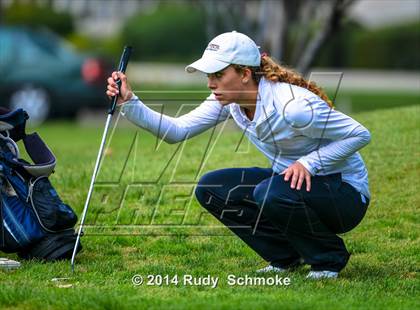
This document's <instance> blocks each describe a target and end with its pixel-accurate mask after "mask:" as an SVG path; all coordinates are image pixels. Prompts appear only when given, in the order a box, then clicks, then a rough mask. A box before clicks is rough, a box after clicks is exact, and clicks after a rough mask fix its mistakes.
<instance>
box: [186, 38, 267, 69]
mask: <svg viewBox="0 0 420 310" xmlns="http://www.w3.org/2000/svg"><path fill="white" fill-rule="evenodd" d="M258 48H259V47H258V46H257V45H256V44H255V42H254V41H253V40H252V39H251V38H250V37H248V36H246V35H244V34H243V33H240V32H236V31H232V32H226V33H222V34H220V35H218V36H217V37H215V38H214V39H213V40H211V41H210V43H209V44H208V45H207V48H206V49H205V50H204V53H203V56H202V57H201V58H200V59H199V60H197V61H195V62H193V63H192V64H190V65H189V66H186V67H185V71H187V72H188V73H193V72H195V71H201V72H204V73H215V72H217V71H220V70H222V69H224V68H226V67H227V66H229V65H230V64H237V65H245V66H252V67H258V66H259V65H260V62H261V55H260V51H259V49H258Z"/></svg>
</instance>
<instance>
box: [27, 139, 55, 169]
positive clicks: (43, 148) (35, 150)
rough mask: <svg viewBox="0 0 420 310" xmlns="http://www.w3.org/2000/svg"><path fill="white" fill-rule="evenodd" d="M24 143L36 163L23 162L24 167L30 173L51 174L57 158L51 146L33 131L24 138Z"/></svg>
mask: <svg viewBox="0 0 420 310" xmlns="http://www.w3.org/2000/svg"><path fill="white" fill-rule="evenodd" d="M23 144H24V146H25V149H26V153H28V155H29V157H30V158H31V159H32V161H33V163H34V164H26V163H21V166H22V168H24V169H25V170H26V172H28V173H29V174H30V175H32V176H35V177H39V176H49V175H50V174H51V173H53V172H54V168H55V164H56V158H55V156H54V154H53V152H52V151H51V150H50V148H49V147H48V146H47V145H46V144H45V143H44V141H43V140H42V139H41V137H40V136H39V135H38V134H37V133H36V132H34V133H31V134H28V135H26V136H25V137H24V138H23Z"/></svg>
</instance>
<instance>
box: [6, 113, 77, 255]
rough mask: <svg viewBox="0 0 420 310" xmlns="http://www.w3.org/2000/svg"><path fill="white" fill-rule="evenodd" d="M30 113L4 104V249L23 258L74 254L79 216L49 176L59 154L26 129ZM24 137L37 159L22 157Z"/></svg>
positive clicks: (27, 146)
mask: <svg viewBox="0 0 420 310" xmlns="http://www.w3.org/2000/svg"><path fill="white" fill-rule="evenodd" d="M28 118H29V116H28V114H27V113H26V112H25V111H24V110H22V109H17V110H15V111H8V110H6V109H0V220H1V223H0V251H3V252H6V253H18V255H19V257H20V258H23V259H32V258H36V259H42V260H58V259H67V258H71V254H72V250H73V247H74V244H75V241H76V235H75V231H74V225H75V224H76V223H77V216H76V214H75V213H74V211H73V210H72V209H71V207H70V206H68V205H66V204H65V203H63V202H62V200H61V199H60V197H59V196H58V194H57V192H56V191H55V189H54V187H53V186H52V185H51V183H50V181H49V180H48V177H49V175H51V173H53V172H54V168H55V163H56V160H55V156H54V154H53V153H52V152H51V150H50V149H49V148H48V147H47V145H46V144H45V143H44V142H43V141H42V139H41V138H40V137H39V135H38V134H37V133H32V134H26V133H25V124H26V120H27V119H28ZM20 140H21V141H22V142H23V145H24V147H25V149H26V153H27V155H28V156H29V157H30V159H31V160H32V161H33V164H32V163H29V162H28V161H26V160H24V159H21V158H20V153H19V148H18V146H17V143H16V142H18V141H20ZM80 248H81V247H80V246H79V249H80Z"/></svg>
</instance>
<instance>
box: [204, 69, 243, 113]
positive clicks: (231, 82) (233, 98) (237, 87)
mask: <svg viewBox="0 0 420 310" xmlns="http://www.w3.org/2000/svg"><path fill="white" fill-rule="evenodd" d="M207 87H208V88H209V89H210V90H211V91H212V92H213V94H214V95H215V96H216V100H218V101H219V102H220V103H221V104H222V105H227V104H229V103H232V102H239V101H241V100H242V99H243V98H244V91H246V87H245V84H244V83H243V74H242V73H239V72H237V71H236V70H235V69H234V68H233V67H232V66H228V67H226V68H225V69H223V70H220V71H218V72H216V73H211V74H207Z"/></svg>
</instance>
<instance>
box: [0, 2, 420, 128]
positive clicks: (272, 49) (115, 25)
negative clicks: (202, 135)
mask: <svg viewBox="0 0 420 310" xmlns="http://www.w3.org/2000/svg"><path fill="white" fill-rule="evenodd" d="M232 30H237V31H240V32H243V33H246V34H248V35H249V36H250V37H252V38H253V39H254V40H255V41H256V42H257V44H258V45H260V46H261V51H264V52H267V53H268V54H270V55H272V56H273V57H274V58H276V59H277V60H279V61H280V62H281V63H283V64H285V65H288V66H291V67H293V68H296V70H297V71H299V72H301V73H302V74H304V75H305V76H306V77H307V78H308V79H313V80H316V81H317V82H318V83H319V85H320V86H322V87H324V88H325V89H326V90H327V92H328V93H329V95H330V96H331V97H332V98H333V99H334V100H335V104H336V107H337V109H339V110H342V111H345V112H347V113H353V112H358V111H363V110H372V109H382V108H389V107H395V106H401V105H413V104H419V103H420V1H419V0H295V1H287V0H259V1H257V0H242V1H241V0H224V1H217V0H214V1H211V0H172V1H165V0H1V1H0V72H1V75H2V78H1V81H2V82H1V83H0V95H1V97H0V98H1V99H0V105H1V106H4V107H9V108H16V107H23V108H24V109H26V110H27V111H28V112H29V114H30V116H31V119H32V120H33V121H34V123H38V124H40V123H42V122H44V121H46V120H49V119H53V120H54V119H60V118H65V119H70V120H77V121H78V122H79V123H81V124H83V123H84V124H86V123H89V124H90V123H91V120H93V119H96V118H97V116H98V115H99V117H100V120H103V118H104V117H105V109H106V107H107V105H108V101H107V98H105V96H104V91H105V85H106V83H105V80H106V77H107V76H108V75H109V73H110V72H111V71H112V70H113V68H115V67H116V66H117V63H118V61H119V57H120V54H121V51H122V48H123V46H124V45H132V46H133V47H134V54H133V55H132V59H131V61H130V64H129V69H128V72H127V73H128V76H129V80H130V82H131V84H132V85H133V88H134V89H135V90H136V93H137V94H138V95H139V97H141V98H143V100H144V101H145V103H148V102H152V103H154V104H156V102H161V103H163V104H164V105H166V106H171V107H172V106H173V107H175V106H176V104H178V103H179V102H180V101H182V100H185V101H188V102H189V103H191V102H195V103H197V104H198V103H199V102H200V100H202V99H204V98H205V97H206V96H207V94H208V91H207V90H206V79H205V76H204V75H202V74H199V73H197V74H187V73H185V72H184V67H185V65H187V64H189V63H191V62H192V61H194V60H196V59H197V58H199V57H200V56H201V54H202V52H203V49H204V48H205V46H206V44H207V42H208V41H209V40H211V39H212V38H213V37H214V36H216V35H217V34H219V33H222V32H226V31H232ZM337 89H339V91H337ZM161 90H165V91H164V92H161Z"/></svg>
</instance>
